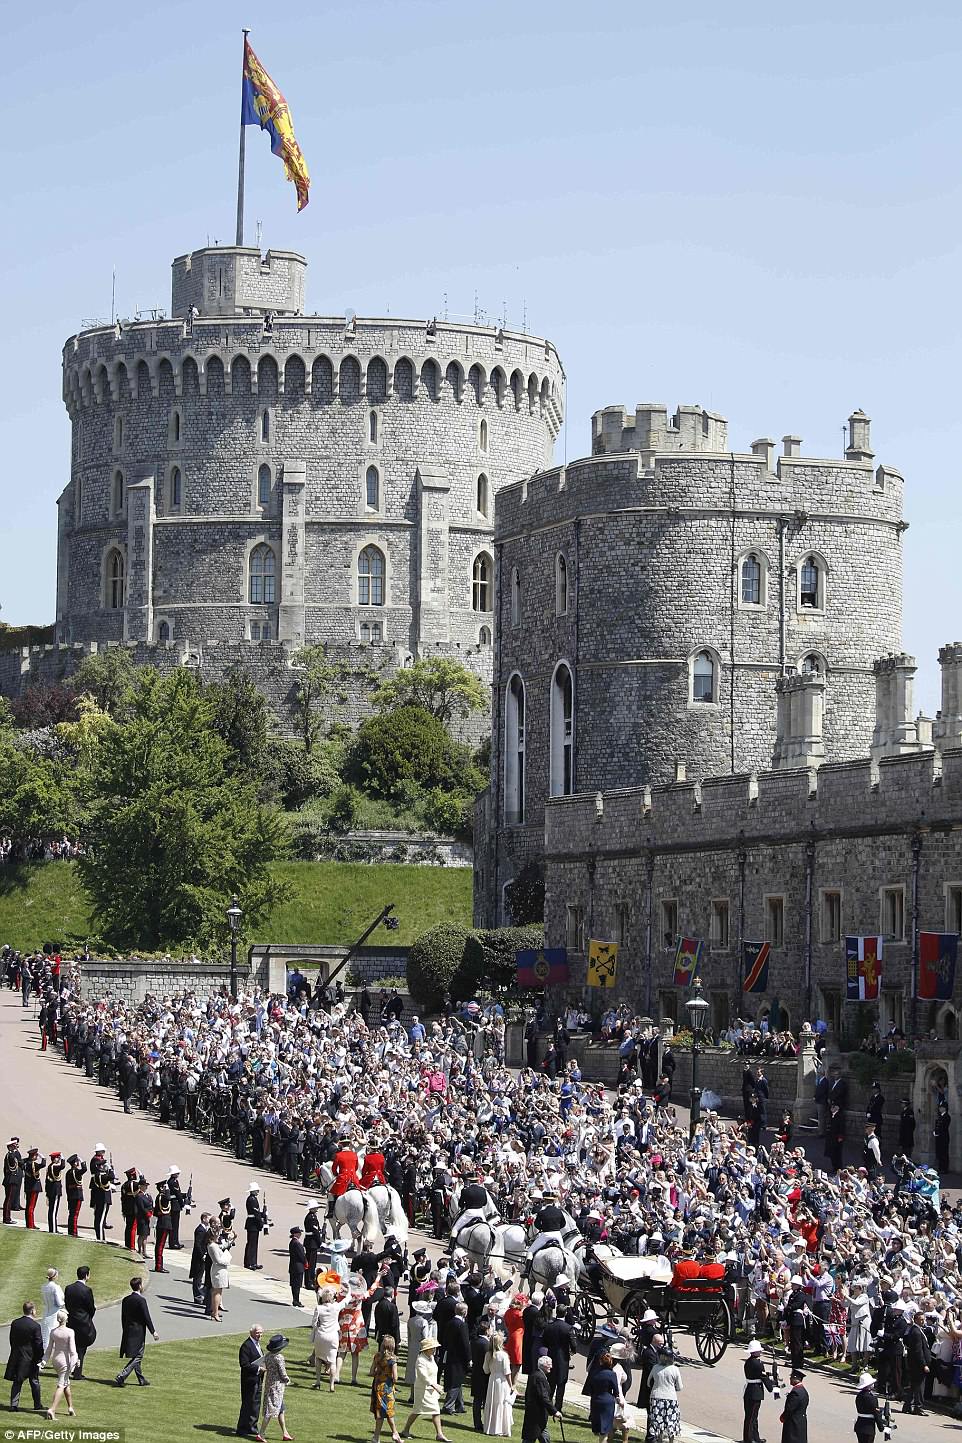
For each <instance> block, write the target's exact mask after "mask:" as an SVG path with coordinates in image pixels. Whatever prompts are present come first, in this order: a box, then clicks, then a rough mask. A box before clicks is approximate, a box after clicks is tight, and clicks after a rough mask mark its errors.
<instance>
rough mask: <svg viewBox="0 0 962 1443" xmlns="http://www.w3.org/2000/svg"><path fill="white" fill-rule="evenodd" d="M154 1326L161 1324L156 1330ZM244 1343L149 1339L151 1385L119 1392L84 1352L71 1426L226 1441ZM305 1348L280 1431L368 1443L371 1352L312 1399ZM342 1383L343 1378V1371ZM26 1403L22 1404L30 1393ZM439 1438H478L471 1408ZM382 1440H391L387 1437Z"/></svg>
mask: <svg viewBox="0 0 962 1443" xmlns="http://www.w3.org/2000/svg"><path fill="white" fill-rule="evenodd" d="M154 1321H155V1322H156V1321H157V1319H156V1318H155V1320H154ZM158 1326H159V1327H160V1326H162V1324H159V1323H158ZM243 1341H244V1335H241V1334H238V1335H236V1336H233V1337H226V1338H209V1339H208V1338H202V1339H193V1340H191V1341H189V1342H178V1343H166V1344H165V1343H164V1342H160V1343H153V1342H151V1341H149V1340H148V1343H147V1352H146V1355H145V1358H144V1374H145V1376H146V1377H148V1378H149V1379H150V1383H151V1386H150V1388H147V1389H144V1388H138V1387H137V1385H136V1382H135V1381H134V1379H133V1377H131V1379H130V1381H129V1382H128V1384H127V1386H126V1387H125V1388H123V1389H121V1388H117V1387H115V1386H113V1385H112V1384H111V1381H110V1380H111V1379H112V1378H113V1377H114V1376H115V1374H116V1371H117V1357H116V1355H115V1353H114V1352H113V1350H112V1349H111V1350H109V1351H106V1350H95V1351H94V1352H92V1353H88V1354H87V1359H86V1363H85V1365H84V1371H85V1372H86V1373H87V1374H88V1375H89V1378H90V1381H89V1382H86V1383H78V1384H76V1386H75V1389H74V1400H75V1401H74V1406H75V1407H76V1409H77V1418H76V1423H77V1426H78V1427H83V1428H96V1429H119V1428H122V1429H124V1433H123V1434H122V1437H123V1439H124V1443H158V1440H160V1439H164V1440H166V1439H171V1440H180V1439H188V1438H195V1439H197V1440H198V1443H199V1440H202V1439H204V1438H210V1437H212V1436H215V1437H216V1436H218V1435H220V1436H223V1437H227V1436H233V1435H234V1427H235V1425H236V1423H237V1412H238V1406H239V1403H240V1386H239V1373H238V1367H237V1350H238V1348H239V1347H240V1345H241V1343H242V1342H243ZM309 1347H310V1344H309V1341H308V1333H307V1329H306V1328H299V1329H297V1330H296V1331H295V1332H294V1333H293V1334H292V1335H291V1342H290V1346H289V1347H288V1348H287V1349H285V1352H284V1358H285V1361H286V1363H287V1372H288V1375H289V1377H290V1379H291V1386H290V1387H289V1388H288V1389H287V1394H286V1397H285V1405H286V1411H287V1426H288V1427H289V1428H290V1430H291V1432H292V1433H293V1435H294V1437H295V1438H297V1439H300V1440H307V1439H310V1440H317V1439H332V1440H335V1439H336V1440H338V1443H358V1440H359V1439H366V1438H370V1436H371V1427H372V1419H371V1415H370V1412H369V1388H370V1384H369V1382H368V1372H367V1370H368V1368H369V1367H370V1359H371V1356H372V1354H371V1352H370V1351H368V1352H367V1353H365V1355H364V1357H363V1359H362V1361H361V1369H360V1372H359V1374H358V1386H357V1387H356V1388H352V1387H351V1386H350V1382H349V1381H348V1382H345V1383H343V1384H342V1385H341V1386H340V1387H339V1388H338V1389H337V1391H336V1392H335V1393H334V1395H333V1397H332V1396H331V1394H330V1393H329V1392H327V1391H324V1392H320V1393H314V1392H311V1390H310V1388H311V1383H312V1382H313V1381H314V1370H313V1368H311V1369H310V1370H309V1369H308V1368H307V1367H306V1365H305V1361H304V1360H305V1359H306V1358H307V1355H308V1352H309ZM402 1369H403V1363H402ZM402 1376H403V1371H402ZM347 1378H348V1379H350V1368H349V1367H348V1369H347ZM362 1385H363V1386H362ZM41 1388H42V1390H43V1401H44V1403H48V1402H49V1401H50V1399H51V1397H52V1395H53V1380H52V1379H51V1378H49V1377H46V1376H44V1375H42V1382H41ZM399 1391H400V1397H401V1400H402V1406H401V1407H399V1408H398V1409H397V1413H398V1414H399V1415H400V1416H399V1417H398V1418H397V1424H398V1427H399V1428H400V1427H401V1426H402V1425H403V1423H404V1422H405V1420H406V1418H407V1409H406V1408H405V1407H404V1406H403V1401H404V1400H406V1398H407V1396H408V1395H407V1390H406V1389H404V1388H403V1386H402V1388H401V1389H400V1390H399ZM465 1392H466V1393H467V1390H465ZM25 1396H26V1397H27V1398H28V1399H29V1393H26V1395H25ZM2 1398H3V1401H2V1403H0V1417H2V1416H3V1414H4V1413H5V1412H6V1411H7V1408H6V1398H7V1394H6V1392H4V1393H3V1394H2ZM22 1404H23V1400H22V1399H21V1405H22ZM61 1419H63V1421H64V1422H65V1423H66V1422H68V1421H69V1422H71V1423H72V1422H73V1421H74V1420H73V1419H70V1420H68V1419H67V1417H66V1409H64V1410H63V1411H62V1413H60V1414H59V1415H58V1422H59V1421H60V1420H61ZM520 1428H521V1404H520V1402H519V1404H518V1406H517V1407H516V1409H515V1426H514V1436H515V1438H516V1439H517V1438H518V1437H520ZM564 1428H565V1439H566V1443H590V1439H591V1434H590V1433H589V1432H588V1429H587V1426H586V1425H585V1423H584V1422H576V1421H575V1420H574V1419H566V1420H565V1425H564ZM444 1431H445V1433H446V1435H447V1436H448V1437H449V1438H450V1439H451V1440H452V1443H473V1440H474V1439H476V1438H477V1434H475V1433H474V1432H473V1430H472V1428H471V1406H470V1403H468V1410H467V1412H466V1413H465V1414H464V1415H463V1416H462V1417H452V1418H445V1419H444ZM549 1432H550V1433H551V1434H552V1436H553V1437H554V1438H558V1437H559V1436H560V1432H559V1429H558V1425H557V1424H553V1425H551V1426H550V1428H549ZM383 1436H384V1438H385V1439H390V1434H389V1433H388V1432H387V1430H385V1432H384V1434H383ZM279 1437H280V1432H279V1430H278V1427H277V1424H276V1423H271V1425H270V1430H269V1433H268V1438H274V1439H277V1438H279ZM414 1437H415V1438H416V1439H420V1440H421V1443H427V1440H428V1439H433V1437H434V1434H433V1432H432V1431H431V1426H430V1424H429V1423H428V1422H427V1421H426V1420H425V1419H421V1420H419V1421H417V1422H415V1424H414Z"/></svg>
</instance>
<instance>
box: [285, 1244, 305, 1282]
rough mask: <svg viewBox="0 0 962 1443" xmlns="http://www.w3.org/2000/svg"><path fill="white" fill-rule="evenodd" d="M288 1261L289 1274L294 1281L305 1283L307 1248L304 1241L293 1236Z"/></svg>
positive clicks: (288, 1251) (288, 1250)
mask: <svg viewBox="0 0 962 1443" xmlns="http://www.w3.org/2000/svg"><path fill="white" fill-rule="evenodd" d="M287 1253H288V1263H287V1274H288V1277H289V1278H290V1280H291V1282H292V1283H300V1284H301V1286H303V1285H304V1278H305V1275H306V1273H307V1250H306V1248H305V1247H304V1244H303V1243H300V1242H298V1240H297V1238H291V1242H290V1246H289V1248H288V1249H287Z"/></svg>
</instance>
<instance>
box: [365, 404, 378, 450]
mask: <svg viewBox="0 0 962 1443" xmlns="http://www.w3.org/2000/svg"><path fill="white" fill-rule="evenodd" d="M367 438H368V440H369V441H370V442H371V444H372V445H376V444H377V412H376V411H372V412H371V414H370V416H368V418H367Z"/></svg>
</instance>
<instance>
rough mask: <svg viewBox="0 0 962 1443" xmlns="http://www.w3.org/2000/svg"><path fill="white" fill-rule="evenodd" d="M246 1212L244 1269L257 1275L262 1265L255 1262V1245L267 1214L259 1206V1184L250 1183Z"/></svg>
mask: <svg viewBox="0 0 962 1443" xmlns="http://www.w3.org/2000/svg"><path fill="white" fill-rule="evenodd" d="M246 1212H247V1216H246V1218H245V1219H244V1231H245V1233H246V1234H247V1242H246V1244H245V1246H244V1267H245V1268H249V1269H250V1271H251V1272H252V1273H258V1272H260V1270H261V1268H262V1267H263V1266H264V1264H263V1263H259V1262H258V1261H257V1244H258V1243H259V1242H260V1236H261V1233H262V1232H263V1231H264V1224H265V1222H266V1221H267V1214H266V1212H265V1211H264V1208H263V1207H262V1205H261V1189H260V1184H259V1183H256V1182H252V1183H251V1185H250V1187H249V1188H248V1190H247V1207H246Z"/></svg>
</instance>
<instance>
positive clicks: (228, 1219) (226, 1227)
mask: <svg viewBox="0 0 962 1443" xmlns="http://www.w3.org/2000/svg"><path fill="white" fill-rule="evenodd" d="M217 1206H218V1207H219V1208H220V1219H219V1221H220V1230H221V1232H222V1233H232V1232H233V1231H234V1218H235V1217H236V1213H235V1211H234V1209H233V1208H232V1207H231V1205H230V1198H229V1197H222V1198H221V1200H220V1202H219V1203H218V1204H217Z"/></svg>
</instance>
